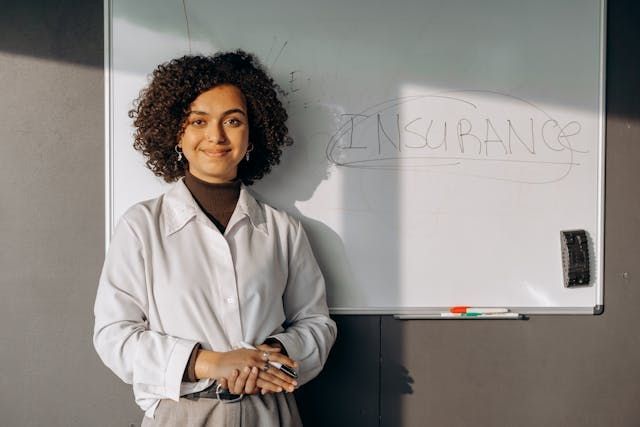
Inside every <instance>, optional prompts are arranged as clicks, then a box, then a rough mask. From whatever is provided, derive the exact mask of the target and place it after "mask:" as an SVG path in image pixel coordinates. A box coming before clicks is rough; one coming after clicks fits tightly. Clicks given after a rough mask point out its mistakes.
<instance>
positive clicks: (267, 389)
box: [256, 374, 283, 395]
mask: <svg viewBox="0 0 640 427" xmlns="http://www.w3.org/2000/svg"><path fill="white" fill-rule="evenodd" d="M258 375H260V374H258ZM256 385H257V386H258V387H259V388H260V393H262V394H263V395H264V394H267V393H280V392H282V390H283V389H282V387H280V386H278V385H276V384H274V383H272V382H269V381H265V380H263V379H262V378H260V376H258V379H257V381H256Z"/></svg>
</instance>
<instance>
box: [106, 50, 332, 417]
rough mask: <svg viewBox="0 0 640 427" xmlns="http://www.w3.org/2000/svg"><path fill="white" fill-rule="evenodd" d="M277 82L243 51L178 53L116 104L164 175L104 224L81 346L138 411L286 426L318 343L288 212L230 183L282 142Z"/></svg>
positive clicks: (303, 252) (317, 364)
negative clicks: (90, 341) (157, 191)
mask: <svg viewBox="0 0 640 427" xmlns="http://www.w3.org/2000/svg"><path fill="white" fill-rule="evenodd" d="M278 89H279V88H278V86H277V85H276V84H275V83H274V81H273V80H272V79H271V78H270V77H269V76H268V75H267V74H266V73H265V72H264V71H263V69H262V68H261V66H260V65H259V63H258V62H257V60H256V59H255V58H254V57H253V56H252V55H250V54H247V53H245V52H242V51H237V52H227V53H219V54H216V55H214V56H213V57H203V56H185V57H182V58H179V59H175V60H172V61H170V62H168V63H165V64H162V65H160V66H158V68H157V69H156V70H155V71H154V72H153V74H152V79H151V82H150V84H149V86H148V87H147V88H145V89H144V90H143V91H142V92H141V94H140V96H139V98H138V100H137V101H136V103H135V109H134V110H132V111H131V112H130V116H131V117H132V118H133V119H134V125H135V127H136V132H135V143H134V147H135V148H136V149H137V150H139V151H141V152H142V153H143V154H144V156H146V158H147V166H148V167H149V168H150V169H151V170H152V171H153V172H154V173H155V174H156V175H158V176H161V177H163V178H164V179H165V180H166V181H168V182H173V181H177V183H176V184H175V185H174V186H173V187H172V188H171V189H170V190H169V191H168V192H167V193H165V194H164V195H162V196H160V197H159V198H157V199H154V200H149V201H146V202H142V203H138V204H136V205H134V206H133V207H131V208H130V209H129V210H128V211H127V212H126V213H125V214H124V215H123V217H122V218H121V220H120V222H119V224H118V226H117V227H116V230H115V233H114V235H113V239H112V242H111V245H110V248H109V251H108V253H107V256H106V259H105V263H104V267H103V271H102V274H101V277H100V283H99V287H98V292H97V296H96V302H95V309H94V311H95V318H96V320H95V330H94V345H95V348H96V350H97V352H98V354H99V355H100V357H101V359H102V360H103V362H104V363H105V364H106V365H107V366H108V367H109V368H111V369H112V370H113V371H114V372H115V373H116V375H118V376H119V377H120V378H121V379H122V380H123V381H125V382H127V383H129V384H132V385H133V391H134V394H135V399H136V403H137V404H138V405H139V406H140V407H141V408H142V409H143V410H144V411H145V415H146V416H145V418H144V422H143V425H148V426H151V425H187V424H188V425H216V426H217V425H220V426H223V425H224V426H228V425H235V424H237V425H240V424H242V425H260V426H275V425H300V424H301V422H300V418H299V415H298V411H297V408H296V405H295V400H294V398H293V395H292V394H291V392H292V391H293V390H294V388H295V387H299V386H300V385H302V384H304V383H305V382H307V381H309V380H311V379H312V378H313V377H314V376H316V375H317V374H318V373H319V372H320V370H321V369H322V366H323V365H324V362H325V361H326V359H327V356H328V353H329V350H330V348H331V346H332V345H333V342H334V340H335V336H336V326H335V323H334V322H333V321H332V320H331V319H330V318H329V316H328V309H327V304H326V296H325V286H324V280H323V278H322V274H321V273H320V270H319V268H318V266H317V263H316V261H315V259H314V257H313V254H312V252H311V249H310V246H309V243H308V240H307V237H306V235H305V233H304V230H303V229H302V227H301V225H300V222H299V221H298V220H295V219H293V218H291V217H289V216H288V215H287V214H286V213H284V212H281V211H278V210H276V209H274V208H272V207H270V206H268V205H266V204H264V203H261V202H259V201H256V200H255V199H254V198H253V197H252V196H251V194H249V192H248V191H247V189H246V187H245V185H249V184H251V183H253V181H254V180H257V179H260V178H262V177H263V176H264V175H265V174H266V173H268V172H269V171H270V169H271V166H273V165H275V164H277V163H278V162H279V159H280V154H281V148H282V147H283V146H284V145H286V144H288V143H290V138H289V136H288V130H287V127H286V126H285V121H286V119H287V114H286V111H285V110H284V108H283V106H282V104H281V102H280V101H279V100H278V98H277V93H276V91H277V90H278ZM183 177H184V178H183ZM252 346H255V348H245V347H252ZM282 365H284V367H282ZM288 368H289V369H288ZM292 370H293V371H294V372H291V371H292ZM296 373H297V378H296Z"/></svg>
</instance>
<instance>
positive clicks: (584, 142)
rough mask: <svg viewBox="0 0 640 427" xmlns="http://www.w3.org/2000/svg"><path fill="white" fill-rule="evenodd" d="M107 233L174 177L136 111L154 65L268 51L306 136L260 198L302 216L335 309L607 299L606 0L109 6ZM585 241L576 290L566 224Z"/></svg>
mask: <svg viewBox="0 0 640 427" xmlns="http://www.w3.org/2000/svg"><path fill="white" fill-rule="evenodd" d="M107 13H108V15H107V23H108V25H107V26H108V28H109V30H110V32H109V35H108V37H107V41H108V43H109V49H108V59H109V61H108V66H107V68H108V77H109V78H108V93H109V96H108V113H109V118H108V122H109V125H108V132H107V133H108V136H107V144H108V147H107V148H108V168H107V171H108V172H107V173H108V190H109V191H108V201H107V205H108V209H107V216H108V220H107V223H108V227H110V230H111V229H112V228H113V226H114V224H115V223H116V222H117V221H118V219H119V217H120V216H121V215H122V213H124V211H125V210H126V209H127V208H128V207H129V206H131V205H132V204H134V203H136V202H138V201H141V200H145V199H149V198H152V197H156V196H157V195H159V194H161V193H162V192H164V191H166V189H167V187H168V184H165V183H164V182H163V181H161V180H160V179H159V178H156V177H155V176H153V174H152V173H151V172H150V171H148V170H147V169H146V168H145V166H144V159H143V158H142V156H141V155H140V154H139V153H137V152H136V151H134V150H133V148H132V132H133V129H132V127H131V120H130V119H129V118H128V116H127V111H128V110H130V109H131V108H132V100H133V99H134V98H135V97H136V96H137V94H138V92H139V91H140V89H141V88H142V87H143V86H144V85H145V84H146V83H147V76H148V75H149V73H151V71H152V70H153V69H154V68H155V66H156V65H158V64H159V63H162V62H164V61H167V60H170V59H172V58H174V57H178V56H181V55H184V54H188V53H194V54H196V53H204V54H212V53H214V52H216V51H220V50H233V49H236V48H242V49H245V50H247V51H250V52H253V53H255V54H256V55H257V56H258V57H259V58H260V59H261V61H262V62H263V63H264V64H265V66H266V68H268V70H269V71H270V72H271V74H272V75H273V76H274V78H275V79H276V81H277V82H278V83H279V84H280V85H281V87H282V88H283V89H284V90H285V91H286V92H287V93H288V94H287V96H286V97H285V98H284V103H285V104H286V105H287V108H288V111H289V115H290V120H289V128H290V130H291V133H292V136H293V138H294V140H295V144H294V145H293V146H292V147H290V148H288V149H287V150H286V152H285V153H284V155H283V158H282V162H281V164H280V165H279V166H278V167H277V168H276V169H275V170H274V172H272V174H271V175H269V176H268V177H266V178H265V179H263V180H262V181H260V182H259V183H257V184H256V185H254V186H253V189H254V192H255V194H256V195H257V196H258V198H260V199H263V200H265V201H266V202H268V203H270V204H271V205H273V206H275V207H278V208H282V209H285V210H287V211H289V212H290V213H292V214H293V215H295V216H297V217H298V218H300V219H301V220H302V221H303V223H304V225H305V228H306V230H307V233H308V234H309V237H310V240H311V242H312V245H313V247H314V252H315V254H316V257H317V258H318V261H319V263H320V265H321V268H322V269H323V272H324V274H325V277H326V279H327V291H328V300H329V305H330V307H331V308H332V311H333V312H335V313H405V314H406V313H409V314H410V313H419V312H430V311H439V310H441V309H443V308H444V307H449V306H453V305H474V306H499V307H502V306H505V307H511V308H513V309H516V310H520V311H522V312H526V313H537V312H544V313H565V312H573V313H587V312H593V310H594V307H596V306H601V305H602V304H603V299H602V286H603V283H602V242H603V234H602V233H603V230H602V228H603V201H604V197H603V196H604V195H603V188H604V185H603V177H604V171H603V165H604V162H603V160H604V136H603V135H604V129H603V120H604V111H603V96H604V94H603V87H604V70H603V63H604V62H603V61H604V48H603V46H604V34H603V33H604V28H603V22H604V16H603V14H604V4H603V3H602V1H598V0H540V1H535V2H532V1H513V0H484V1H474V0H451V1H448V2H441V1H436V0H429V1H425V0H413V1H400V2H370V1H367V0H355V1H339V2H338V1H323V2H317V1H316V2H313V1H299V0H298V1H294V0H278V1H243V0H236V1H234V2H233V3H224V4H221V3H219V2H213V1H205V0H185V1H182V0H161V1H158V0H139V1H135V2H130V1H124V0H111V1H108V2H107ZM572 229H584V230H586V231H587V233H588V234H589V237H590V239H591V243H592V244H591V250H592V251H591V255H592V259H593V262H592V281H591V283H590V284H589V286H585V287H580V288H571V289H567V288H565V287H564V286H563V280H562V268H561V253H560V231H561V230H572Z"/></svg>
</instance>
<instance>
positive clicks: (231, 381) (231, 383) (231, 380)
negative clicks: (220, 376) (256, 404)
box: [227, 369, 239, 391]
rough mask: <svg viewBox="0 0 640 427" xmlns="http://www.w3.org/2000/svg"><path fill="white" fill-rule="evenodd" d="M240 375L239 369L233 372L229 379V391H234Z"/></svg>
mask: <svg viewBox="0 0 640 427" xmlns="http://www.w3.org/2000/svg"><path fill="white" fill-rule="evenodd" d="M238 374H239V372H238V370H237V369H234V370H233V371H231V374H230V375H229V376H228V377H227V390H229V391H231V390H233V388H234V387H235V384H236V379H237V378H238Z"/></svg>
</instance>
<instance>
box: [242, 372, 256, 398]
mask: <svg viewBox="0 0 640 427" xmlns="http://www.w3.org/2000/svg"><path fill="white" fill-rule="evenodd" d="M257 381H258V368H256V367H255V366H254V367H253V368H251V373H250V374H249V376H248V377H247V382H245V383H244V392H245V393H246V394H255V393H257V391H258V389H257V388H256V382H257Z"/></svg>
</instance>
